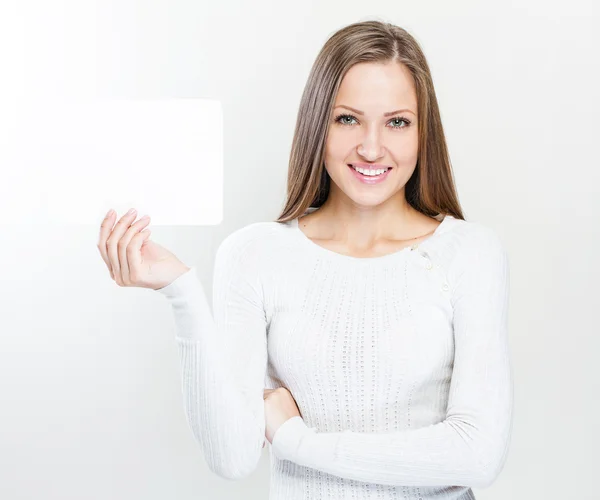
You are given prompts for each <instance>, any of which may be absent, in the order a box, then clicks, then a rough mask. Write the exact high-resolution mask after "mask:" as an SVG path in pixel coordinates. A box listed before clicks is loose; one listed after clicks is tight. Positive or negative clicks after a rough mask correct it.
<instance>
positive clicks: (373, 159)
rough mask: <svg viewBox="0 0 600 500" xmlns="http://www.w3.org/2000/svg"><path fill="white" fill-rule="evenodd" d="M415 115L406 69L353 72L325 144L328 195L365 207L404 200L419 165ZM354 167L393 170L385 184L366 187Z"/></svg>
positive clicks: (363, 66)
mask: <svg viewBox="0 0 600 500" xmlns="http://www.w3.org/2000/svg"><path fill="white" fill-rule="evenodd" d="M343 106H348V107H349V108H353V110H350V109H348V108H346V107H343ZM397 110H401V111H397ZM394 111H397V112H395V113H393V114H391V115H389V116H386V115H385V114H386V113H389V112H394ZM416 113H417V96H416V92H415V88H414V83H413V79H412V76H411V74H410V72H409V71H408V70H407V69H406V68H405V67H404V66H403V65H401V64H400V63H397V62H394V63H388V64H381V63H359V64H356V65H354V66H353V67H352V68H350V70H349V71H348V72H347V73H346V75H345V76H344V79H343V80H342V83H341V85H340V89H339V92H338V94H337V97H336V99H335V103H334V108H333V112H332V116H331V118H330V122H329V130H328V135H327V142H326V145H325V168H326V169H327V172H328V174H329V176H330V177H331V181H332V182H331V186H330V193H329V196H330V197H337V196H340V195H341V196H345V197H348V198H350V199H351V200H352V201H353V202H354V203H356V204H358V205H363V206H374V205H379V204H381V203H383V202H384V201H386V200H388V199H390V198H391V197H392V196H402V198H404V186H405V184H406V182H407V181H408V179H410V177H411V175H412V174H413V172H414V169H415V167H416V163H417V153H418V128H417V114H416ZM356 162H359V163H366V164H369V165H374V164H378V165H385V166H389V167H391V170H389V171H388V172H387V174H384V175H385V178H383V180H382V181H381V182H378V183H374V184H367V183H364V182H361V180H360V179H361V178H362V177H361V178H357V175H360V174H358V173H357V172H356V171H354V170H353V169H352V168H351V167H349V166H348V165H349V164H352V163H356ZM368 178H369V177H368Z"/></svg>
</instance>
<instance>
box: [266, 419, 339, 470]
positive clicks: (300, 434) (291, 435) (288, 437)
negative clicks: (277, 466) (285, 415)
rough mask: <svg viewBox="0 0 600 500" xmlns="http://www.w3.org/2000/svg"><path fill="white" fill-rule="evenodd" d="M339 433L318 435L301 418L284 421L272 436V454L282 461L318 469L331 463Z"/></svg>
mask: <svg viewBox="0 0 600 500" xmlns="http://www.w3.org/2000/svg"><path fill="white" fill-rule="evenodd" d="M339 438H340V434H339V433H318V432H316V428H315V427H308V426H307V425H306V423H305V422H304V420H303V419H302V417H299V416H296V417H292V418H290V419H288V420H286V421H285V422H284V423H283V424H282V425H281V426H280V427H279V429H277V431H276V432H275V435H274V436H273V442H272V443H271V445H272V447H273V452H274V453H275V455H277V457H279V458H280V459H282V460H289V461H291V462H295V463H297V464H299V465H304V466H307V467H312V468H315V469H318V468H319V467H320V466H321V465H325V464H331V462H333V458H334V454H335V450H336V447H337V443H338V440H339Z"/></svg>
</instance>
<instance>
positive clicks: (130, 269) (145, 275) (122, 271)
mask: <svg viewBox="0 0 600 500" xmlns="http://www.w3.org/2000/svg"><path fill="white" fill-rule="evenodd" d="M135 217H136V211H135V210H133V212H132V213H127V214H125V215H124V216H123V217H121V219H120V220H119V222H117V224H116V225H115V219H116V213H115V212H114V211H113V212H112V214H110V215H109V214H107V215H106V217H105V218H104V220H103V221H102V224H101V226H100V239H99V241H98V249H99V250H100V255H102V259H103V260H104V262H105V263H106V266H107V267H108V270H109V272H110V276H111V278H112V279H113V280H114V281H115V282H116V283H117V285H119V286H133V287H141V288H151V289H153V290H158V289H159V288H163V287H165V286H167V285H169V284H171V283H172V282H173V281H174V280H176V279H177V278H178V277H179V276H181V275H182V274H183V273H185V272H187V271H189V269H190V268H189V267H188V266H186V265H185V264H184V263H183V262H181V261H180V260H179V259H178V258H177V257H176V256H175V255H173V254H172V253H171V252H169V251H168V250H167V249H166V248H163V247H161V246H160V245H158V244H157V243H155V242H153V241H151V240H150V239H149V236H150V231H141V229H142V228H144V227H145V226H147V225H148V224H149V223H150V218H149V217H148V218H147V219H144V218H141V219H140V220H138V221H137V222H136V223H135V224H134V223H133V221H134V220H135ZM113 226H114V228H113Z"/></svg>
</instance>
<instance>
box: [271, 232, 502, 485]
mask: <svg viewBox="0 0 600 500" xmlns="http://www.w3.org/2000/svg"><path fill="white" fill-rule="evenodd" d="M472 224H474V226H473V227H472V230H471V232H470V233H469V234H467V235H466V236H467V238H466V239H467V240H469V241H468V243H467V244H465V245H464V247H461V249H460V255H459V256H458V257H457V258H456V259H455V262H454V263H453V264H452V265H451V266H450V269H449V271H448V284H449V285H450V287H451V292H452V306H453V309H454V318H453V327H454V342H455V354H454V367H453V372H452V380H451V383H450V389H449V391H450V392H449V399H448V407H447V412H446V418H445V419H444V420H443V421H442V422H439V423H437V424H434V425H430V426H428V427H422V428H418V429H409V430H403V431H397V432H386V433H358V432H352V431H349V430H346V431H343V432H336V433H319V432H315V429H314V428H309V427H307V425H306V424H305V423H304V420H303V419H302V418H301V417H298V416H296V417H293V418H291V419H289V420H287V421H285V422H284V423H283V424H282V425H281V426H280V427H279V429H278V430H277V432H276V433H275V435H274V437H273V442H272V446H273V452H274V453H275V454H276V455H277V456H278V457H279V458H282V459H286V460H291V461H293V462H296V463H298V464H300V465H304V466H307V467H311V468H314V469H318V470H321V471H323V472H326V473H329V474H333V475H336V476H340V477H344V478H347V479H354V480H358V481H366V482H371V483H377V484H386V485H403V486H437V485H442V486H443V485H456V486H473V487H479V488H485V487H487V486H489V485H491V484H492V483H493V481H494V480H495V479H496V477H497V476H498V474H499V473H500V471H501V470H502V468H503V466H504V462H505V460H506V456H507V452H508V447H509V441H510V436H511V431H512V408H513V382H512V368H511V361H510V356H509V345H508V302H509V262H508V255H507V252H506V251H505V249H504V247H503V245H502V243H501V241H500V239H499V237H498V236H497V234H496V233H495V231H493V230H492V229H490V228H488V227H487V226H483V225H480V224H477V223H472Z"/></svg>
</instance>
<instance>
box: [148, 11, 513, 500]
mask: <svg viewBox="0 0 600 500" xmlns="http://www.w3.org/2000/svg"><path fill="white" fill-rule="evenodd" d="M508 267H509V266H508V256H507V253H506V251H505V250H504V247H503V245H502V242H501V241H500V239H499V237H498V236H497V235H496V233H495V232H494V231H493V230H492V229H490V228H488V227H486V226H484V225H482V224H478V223H475V222H467V221H466V220H464V217H463V216H462V213H461V210H460V206H459V203H458V199H457V195H456V192H455V188H454V184H453V176H452V171H451V168H450V160H449V158H448V152H447V147H446V142H445V139H444V134H443V130H442V125H441V119H440V114H439V111H438V106H437V101H436V97H435V93H434V90H433V85H432V79H431V75H430V72H429V68H428V66H427V63H426V60H425V57H424V55H423V53H422V51H421V49H420V47H419V45H418V44H417V42H416V41H415V39H414V38H413V37H412V36H411V35H410V34H409V33H407V32H406V31H405V30H403V29H402V28H400V27H398V26H394V25H392V24H387V23H382V22H378V21H366V22H361V23H355V24H352V25H350V26H347V27H345V28H343V29H342V30H340V31H338V32H336V33H335V34H334V35H333V36H332V37H331V38H330V39H329V40H328V41H327V42H326V44H325V46H324V47H323V49H322V50H321V52H320V53H319V55H318V57H317V60H316V62H315V64H314V66H313V68H312V70H311V73H310V76H309V78H308V82H307V84H306V88H305V90H304V94H303V96H302V101H301V104H300V110H299V112H298V117H297V122H296V130H295V134H294V139H293V144H292V151H291V157H290V165H289V171H288V191H287V200H286V203H285V207H284V209H283V213H282V214H281V215H280V217H279V218H278V219H277V220H275V221H269V222H258V223H254V224H250V225H248V226H246V227H243V228H241V229H239V230H237V231H235V232H233V233H232V234H230V235H229V236H228V237H227V238H225V240H223V242H222V243H221V245H220V246H219V248H218V250H217V255H216V259H215V269H214V274H213V282H214V286H213V312H214V319H213V317H212V316H211V313H210V309H209V306H208V302H207V300H206V296H205V294H204V291H203V288H202V287H201V285H200V282H199V281H198V279H197V277H196V275H195V270H194V268H192V270H190V271H188V272H185V273H184V274H183V275H181V276H180V277H179V278H177V279H176V280H175V281H173V282H172V283H171V284H169V285H168V286H166V287H164V288H161V289H160V290H159V292H160V293H163V294H164V295H165V296H167V297H168V298H169V300H170V302H171V304H172V306H173V311H174V313H175V317H176V324H177V338H178V341H179V347H180V355H181V363H182V381H183V387H184V394H185V398H184V401H185V408H186V413H187V416H188V421H189V423H190V426H191V428H192V429H193V432H194V435H195V436H196V437H197V439H198V442H199V443H200V445H201V446H202V449H203V452H204V455H205V457H206V459H207V462H208V464H209V466H210V468H211V469H212V470H213V471H215V472H216V473H217V474H219V475H221V476H223V477H227V478H231V479H239V478H243V477H246V476H248V475H249V474H250V473H252V472H253V471H254V470H255V469H256V467H257V465H258V463H259V459H260V456H261V453H262V447H263V444H264V443H265V439H266V440H267V442H269V443H271V446H270V447H269V451H270V457H271V471H272V477H271V483H270V496H269V498H270V499H271V500H284V499H285V500H294V499H313V498H314V499H316V498H320V499H334V498H335V499H337V498H357V499H358V498H375V497H377V498H379V499H398V498H402V499H404V500H427V499H434V498H435V499H437V500H472V499H474V495H473V492H472V490H471V487H473V486H475V487H485V486H489V485H490V484H492V483H493V482H494V480H495V479H496V477H497V476H498V475H499V474H500V472H501V470H502V468H503V466H504V462H505V460H506V456H507V453H508V446H509V441H510V435H511V427H512V400H513V396H512V374H511V369H510V358H509V350H508V335H507V325H508V290H509V269H508ZM265 385H266V387H265Z"/></svg>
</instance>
